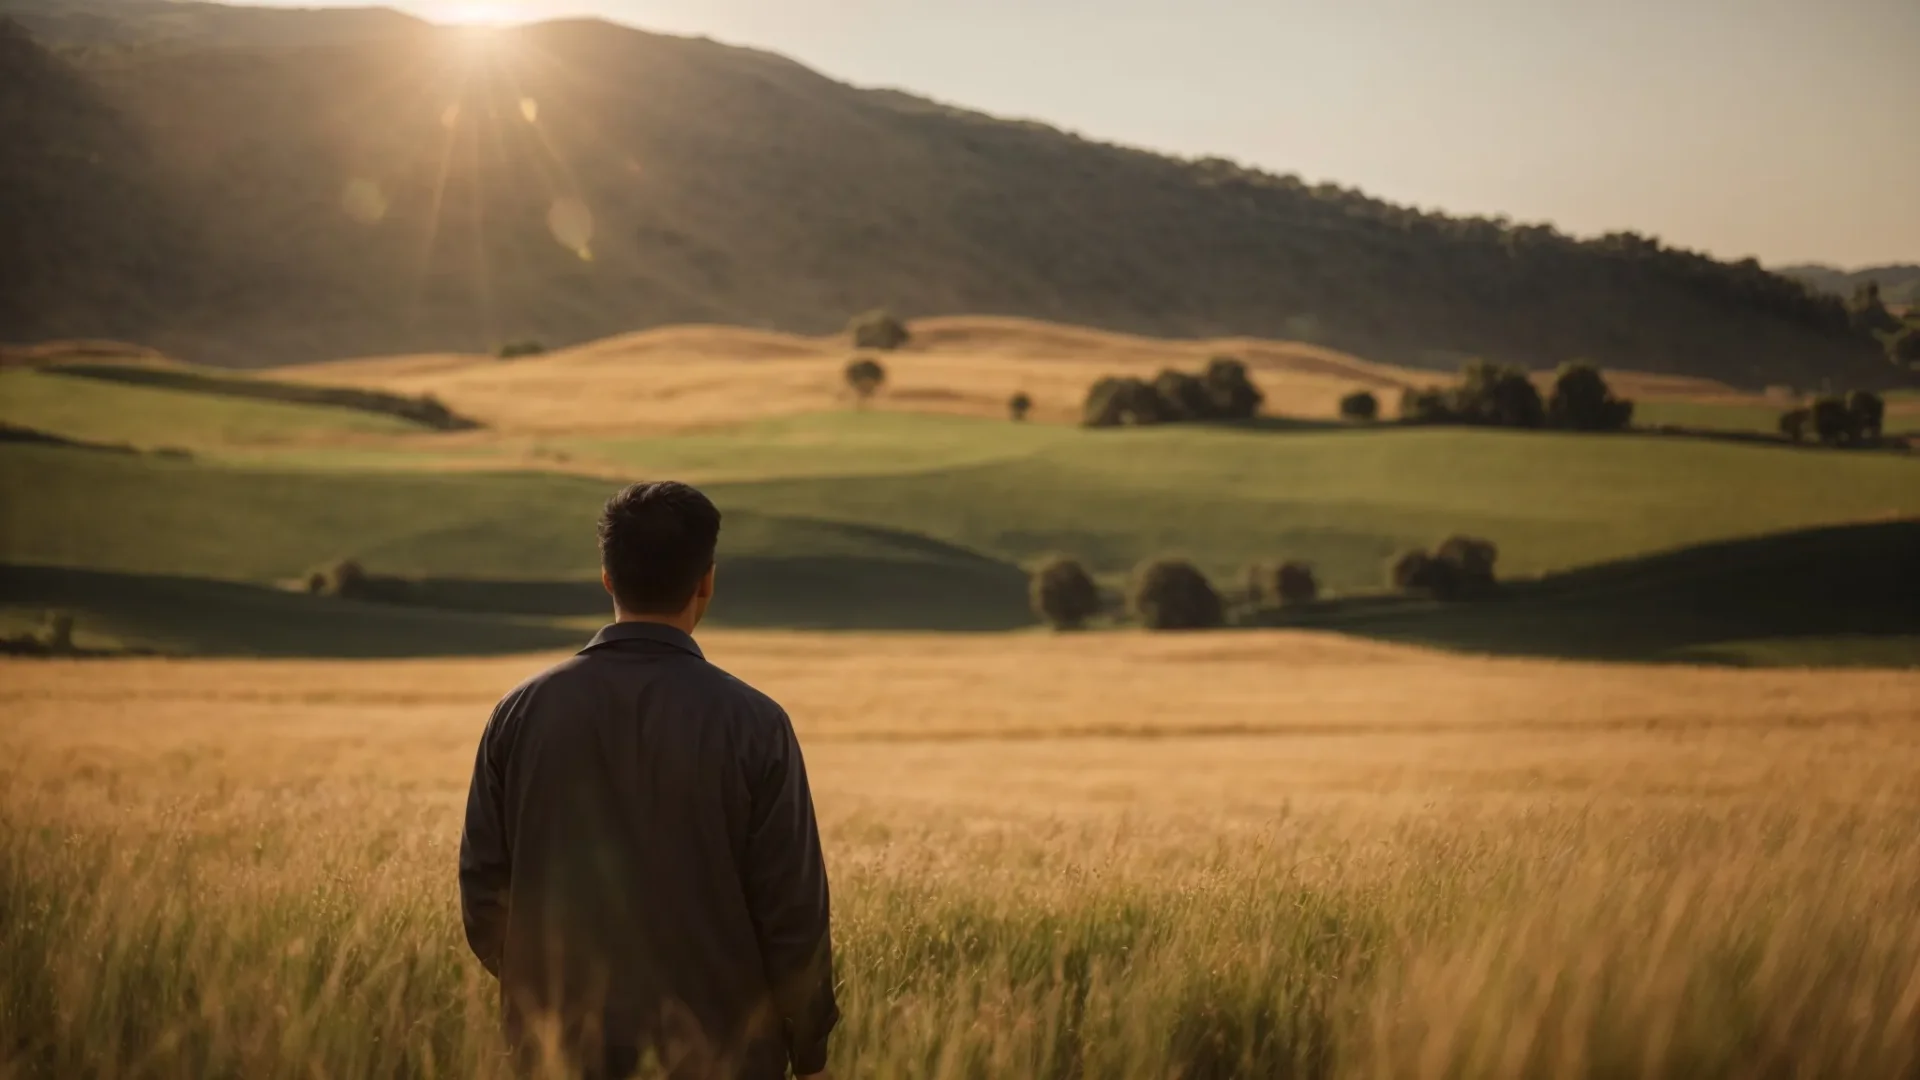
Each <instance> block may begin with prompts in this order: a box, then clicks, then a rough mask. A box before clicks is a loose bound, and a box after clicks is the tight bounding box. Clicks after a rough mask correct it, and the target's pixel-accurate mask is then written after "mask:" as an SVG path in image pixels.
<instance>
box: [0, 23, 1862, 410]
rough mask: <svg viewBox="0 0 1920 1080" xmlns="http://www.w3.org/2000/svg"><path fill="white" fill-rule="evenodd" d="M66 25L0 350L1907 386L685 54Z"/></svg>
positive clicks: (1653, 280) (1787, 317) (928, 106)
mask: <svg viewBox="0 0 1920 1080" xmlns="http://www.w3.org/2000/svg"><path fill="white" fill-rule="evenodd" d="M56 7H58V5H50V4H49V3H48V2H47V0H6V4H5V6H4V7H0V10H6V11H14V12H17V13H19V14H20V15H21V17H22V18H23V19H24V20H25V21H26V23H27V25H30V26H32V27H33V28H34V30H35V32H37V33H40V34H42V35H45V37H46V38H47V40H48V41H51V42H53V43H54V44H55V45H56V46H57V49H56V48H50V47H49V46H48V45H46V44H43V43H37V42H35V41H32V40H29V38H28V37H26V36H25V35H24V34H23V33H22V32H21V31H20V30H19V29H17V28H14V29H11V30H7V31H4V32H0V101H4V102H6V103H7V104H6V106H5V108H3V109H0V139H4V140H5V142H6V145H8V147H9V154H8V155H7V158H6V164H5V165H4V166H0V192H4V193H5V194H6V196H7V197H6V198H5V199H4V200H0V235H6V236H8V237H17V238H18V239H17V240H15V241H13V242H12V244H11V251H12V254H11V255H10V257H9V258H8V259H7V260H5V262H4V263H0V339H9V340H16V341H20V340H39V339H45V338H51V337H101V336H104V337H113V338H120V339H125V340H136V341H140V342H143V343H148V344H153V345H156V346H159V347H161V348H163V349H164V350H165V351H167V352H169V353H172V354H175V355H179V356H182V357H184V358H186V359H189V360H199V361H213V362H218V363H223V364H231V365H242V366H266V365H272V364H281V363H288V362H294V361H310V360H318V359H324V358H330V357H337V356H352V355H366V354H374V353H401V352H444V351H490V350H491V349H492V348H493V347H494V346H496V345H497V344H499V343H501V342H504V341H508V340H513V339H521V338H534V339H538V340H540V341H543V342H545V343H547V344H549V345H561V344H568V343H575V342H581V341H586V340H589V339H593V338H598V337H603V336H606V335H610V334H614V333H618V332H623V331H628V330H631V329H633V328H635V327H649V326H657V325H663V324H668V323H682V322H710V323H729V324H737V325H744V326H750V327H759V328H768V329H781V330H788V331H797V332H804V333H823V332H826V331H828V330H831V329H834V328H836V327H837V326H838V325H839V324H840V323H841V322H842V321H843V320H844V319H845V317H846V316H847V314H848V313H850V312H852V311H855V310H859V309H862V308H866V307H869V306H872V305H875V304H886V305H890V306H892V307H894V308H895V309H897V310H899V311H901V312H903V313H905V314H907V315H910V316H924V315H935V314H948V313H964V312H995V313H1002V314H1010V315H1025V316H1034V317H1041V318H1049V319H1056V320H1063V321H1071V322H1077V323H1083V324H1088V325H1094V326H1099V327H1103V328H1106V329H1110V330H1119V331H1128V332H1136V333H1153V334H1159V335H1170V336H1176V337H1195V338H1200V337H1217V336H1232V335H1258V336H1264V337H1280V338H1291V339H1305V340H1307V341H1310V342H1313V343H1316V344H1320V345H1324V346H1329V347H1332V348H1335V349H1338V350H1342V351H1346V352H1350V353H1357V354H1359V355H1363V356H1367V357H1370V358H1375V359H1379V360H1384V361H1391V362H1395V363H1401V364H1410V365H1414V366H1421V367H1436V366H1437V367H1446V368H1451V367H1453V366H1455V365H1456V364H1457V362H1458V361H1459V359H1460V358H1462V357H1464V356H1468V355H1482V356H1488V357H1493V358H1497V359H1503V360H1509V361H1513V362H1519V363H1524V364H1528V365H1530V366H1535V367H1544V366H1551V365H1553V364H1556V363H1558V362H1560V361H1562V360H1565V359H1568V358H1570V357H1574V356H1584V357H1588V358H1591V359H1594V360H1597V361H1600V362H1602V363H1604V364H1606V365H1608V366H1611V367H1624V368H1634V369H1640V370H1648V371H1654V372H1662V373H1680V374H1690V375H1704V376H1709V377H1712V378H1716V379H1720V380H1724V381H1727V382H1731V383H1734V384H1737V385H1745V386H1759V385H1763V384H1766V383H1780V382H1784V383H1791V384H1794V385H1802V386H1805V385H1818V384H1820V383H1821V382H1822V381H1823V380H1828V379H1830V380H1832V381H1833V382H1835V383H1837V384H1843V385H1853V384H1867V383H1875V382H1887V381H1891V380H1892V379H1894V378H1895V377H1896V375H1897V373H1896V372H1894V371H1893V370H1892V369H1891V368H1890V366H1889V365H1886V364H1884V362H1883V361H1882V360H1881V359H1880V357H1879V355H1878V352H1877V350H1876V349H1875V347H1874V346H1873V344H1872V343H1871V342H1868V341H1865V340H1863V339H1859V338H1856V337H1854V336H1853V335H1852V334H1851V333H1850V332H1849V331H1848V330H1847V329H1846V327H1845V319H1844V314H1843V312H1842V311H1841V309H1840V307H1839V305H1838V304H1837V303H1835V302H1833V301H1832V300H1831V299H1830V298H1824V297H1815V296H1812V295H1810V294H1809V293H1808V292H1807V291H1806V290H1805V289H1804V288H1803V287H1801V286H1800V285H1798V284H1797V283H1794V282H1790V281H1788V280H1786V279H1784V278H1780V277H1777V276H1775V275H1772V274H1769V273H1767V272H1766V271H1764V270H1762V269H1761V268H1760V267H1758V266H1757V265H1755V264H1752V263H1751V262H1747V263H1741V264H1723V263H1718V262H1715V261H1712V260H1710V259H1707V258H1704V257H1701V256H1698V255H1693V254H1690V253H1686V252H1680V251H1674V250H1670V249H1667V248H1664V247H1662V246H1661V245H1659V244H1658V243H1657V242H1656V241H1653V240H1650V239H1647V238H1644V237H1638V236H1633V235H1630V234H1622V235H1614V236H1608V237H1603V238H1599V239H1595V240H1588V241H1577V240H1574V239H1572V238H1569V237H1566V236H1562V235H1560V234H1558V233H1556V232H1554V231H1553V230H1551V229H1548V228H1544V227H1531V226H1526V227H1521V226H1512V225H1510V224H1508V223H1505V222H1501V221H1489V220H1477V219H1476V220H1466V219H1454V218H1448V217H1444V216H1441V215H1437V214H1430V213H1424V212H1418V211H1414V210H1410V209H1407V208H1403V207H1397V206H1393V205H1390V204H1387V203H1384V202H1381V201H1378V200H1375V199H1371V198H1369V197H1367V196H1365V195H1363V194H1361V193H1359V192H1355V191H1350V190H1346V189H1342V188H1339V187H1336V186H1333V185H1326V184H1321V185H1309V184H1306V183H1303V182H1301V181H1300V180H1299V179H1298V178H1295V177H1291V176H1273V175H1267V174H1264V173H1259V172H1256V171H1252V170H1247V169H1243V168H1240V167H1238V166H1235V165H1233V164H1231V163H1228V162H1223V161H1218V160H1209V161H1199V162H1192V161H1181V160H1174V159H1171V158H1166V157H1162V156H1157V155H1154V154H1150V153H1145V152H1141V151H1137V150H1131V149H1126V148H1123V147H1116V146H1110V145H1103V144H1100V143H1096V142H1091V141H1088V140H1085V139H1081V138H1077V137H1074V136H1072V135H1069V134H1066V133H1062V132H1059V131H1056V130H1053V129H1051V128H1047V127H1045V126H1043V125H1038V124H1032V123H1021V122H1013V121H1005V120H1000V119H996V118H992V117H987V116H983V115H980V114H977V113H972V112H967V111H964V110H961V109H956V108H950V107H947V106H944V105H939V104H935V103H932V102H927V101H924V100H920V99H917V98H913V97H911V96H908V95H905V94H900V93H897V92H890V91H871V90H862V89H857V88H853V87H849V86H845V85H842V84H839V83H836V82H834V81H832V80H829V79H827V78H824V77H822V76H820V75H819V74H817V73H814V72H812V71H809V70H807V69H805V68H803V67H801V66H800V65H798V64H795V63H793V62H791V61H788V60H785V59H783V58H781V57H777V56H773V55H769V54H766V53H761V52H755V51H750V50H745V49H737V48H729V47H726V46H723V45H719V44H716V43H714V42H711V41H706V40H692V39H681V38H673V37H665V36H660V35H654V34H647V33H643V32H640V31H637V30H630V29H627V28H623V27H617V26H613V25H609V24H606V23H599V22H591V21H568V22H557V23H549V24H543V25H539V26H532V27H526V28H522V29H517V30H512V31H497V32H480V31H472V30H455V29H437V28H429V27H426V26H423V25H421V24H418V23H415V22H413V21H411V20H406V19H401V18H399V17H393V18H391V19H387V18H379V17H375V16H370V15H367V14H365V13H360V14H356V15H354V16H352V21H351V22H350V23H348V22H343V21H340V20H345V19H347V18H348V16H345V15H342V14H341V13H337V12H336V13H288V12H263V11H243V10H238V9H235V10H223V9H217V8H211V7H208V6H191V7H190V6H186V5H155V4H151V3H138V2H134V0H127V2H124V3H112V2H110V0H92V2H91V3H90V4H87V5H85V6H84V7H83V9H81V10H80V11H79V14H78V15H76V16H74V18H62V17H60V16H59V15H58V13H57V12H56V13H55V14H54V15H49V14H48V13H47V12H48V11H49V10H50V9H53V8H56ZM162 7H164V8H165V9H166V10H164V11H160V12H159V14H156V10H157V9H158V8H162ZM81 16H84V18H81ZM163 16H164V18H163ZM155 19H160V20H161V23H162V24H163V25H162V27H161V29H158V30H156V29H155V23H154V20H155ZM282 19H285V20H295V19H299V20H306V21H305V22H280V21H277V20H282ZM76 20H78V21H76ZM89 20H91V21H89ZM101 20H106V22H105V23H104V24H103V23H102V22H101ZM115 20H121V25H122V26H123V29H121V30H120V31H118V32H115V31H114V30H113V27H114V25H115V22H114V21H115ZM315 20H319V21H317V22H316V21H315ZM82 23H84V24H85V26H84V27H81V28H80V29H75V27H80V26H81V24H82ZM103 26H104V28H103ZM89 28H90V29H89ZM163 31H164V32H163ZM63 43H64V44H63Z"/></svg>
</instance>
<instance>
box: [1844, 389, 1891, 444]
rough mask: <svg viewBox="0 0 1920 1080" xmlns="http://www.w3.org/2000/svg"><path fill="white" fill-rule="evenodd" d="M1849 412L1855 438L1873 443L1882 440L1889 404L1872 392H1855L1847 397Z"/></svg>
mask: <svg viewBox="0 0 1920 1080" xmlns="http://www.w3.org/2000/svg"><path fill="white" fill-rule="evenodd" d="M1847 412H1848V414H1850V415H1851V416H1852V417H1853V428H1854V437H1855V438H1856V439H1861V440H1866V441H1872V440H1876V439H1878V438H1880V430H1881V427H1882V426H1883V425H1884V424H1885V423H1886V419H1887V403H1886V402H1885V401H1884V400H1882V399H1881V397H1880V395H1879V394H1876V393H1874V392H1873V391H1871V390H1855V391H1854V392H1853V393H1851V394H1848V395H1847Z"/></svg>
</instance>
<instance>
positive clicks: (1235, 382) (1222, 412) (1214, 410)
mask: <svg viewBox="0 0 1920 1080" xmlns="http://www.w3.org/2000/svg"><path fill="white" fill-rule="evenodd" d="M1200 381H1201V383H1202V384H1203V385H1204V386H1205V388H1206V394H1207V398H1208V400H1209V401H1210V403H1211V406H1212V407H1211V408H1210V409H1209V410H1208V418H1210V419H1217V420H1251V419H1253V418H1254V417H1255V416H1258V415H1260V406H1261V405H1262V404H1264V403H1265V402H1266V400H1267V398H1266V395H1265V394H1262V393H1261V392H1260V388H1259V387H1257V386H1255V385H1253V380H1252V379H1251V378H1249V377H1248V376H1247V365H1246V364H1243V363H1241V362H1240V361H1239V360H1236V359H1234V358H1233V357H1231V356H1216V357H1214V358H1213V359H1211V360H1209V361H1207V370H1206V372H1205V373H1204V374H1203V375H1201V376H1200Z"/></svg>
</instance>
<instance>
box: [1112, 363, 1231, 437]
mask: <svg viewBox="0 0 1920 1080" xmlns="http://www.w3.org/2000/svg"><path fill="white" fill-rule="evenodd" d="M1265 400H1266V398H1265V396H1264V395H1262V394H1261V393H1260V388H1259V387H1257V386H1255V385H1253V380H1252V379H1251V378H1249V377H1248V376H1247V365H1245V364H1243V363H1241V362H1240V361H1238V360H1236V359H1234V358H1233V357H1230V356H1216V357H1214V358H1213V359H1212V360H1209V361H1207V368H1206V370H1205V371H1203V372H1201V373H1200V374H1198V375H1194V374H1190V373H1188V372H1185V371H1176V370H1174V369H1173V368H1168V369H1167V370H1165V371H1162V372H1161V373H1160V374H1159V375H1157V376H1155V377H1154V379H1153V381H1152V382H1148V381H1146V380H1145V379H1136V378H1132V377H1130V376H1121V377H1111V376H1110V377H1108V378H1105V379H1101V380H1100V381H1099V382H1097V383H1094V384H1093V387H1092V389H1090V390H1088V391H1087V400H1086V404H1085V405H1083V406H1082V408H1081V413H1080V422H1081V423H1082V424H1084V425H1085V426H1087V427H1095V428H1104V427H1127V426H1133V425H1140V424H1181V423H1194V422H1198V421H1205V420H1250V419H1252V418H1253V417H1255V416H1257V415H1259V413H1260V404H1261V402H1263V401H1265Z"/></svg>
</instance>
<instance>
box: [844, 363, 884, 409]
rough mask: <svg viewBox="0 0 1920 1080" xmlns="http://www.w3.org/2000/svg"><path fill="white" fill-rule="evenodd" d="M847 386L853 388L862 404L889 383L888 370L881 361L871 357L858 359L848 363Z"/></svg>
mask: <svg viewBox="0 0 1920 1080" xmlns="http://www.w3.org/2000/svg"><path fill="white" fill-rule="evenodd" d="M846 376H847V385H848V386H850V387H852V388H853V392H854V395H855V396H857V397H858V398H859V399H860V400H861V401H862V402H865V401H866V400H867V399H868V398H870V397H872V396H873V393H874V391H876V390H878V389H880V386H881V384H882V383H885V382H886V381H887V369H886V368H883V367H881V366H880V361H878V360H875V359H874V358H873V357H871V356H861V357H856V358H854V359H853V360H850V361H848V362H847V371H846Z"/></svg>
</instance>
